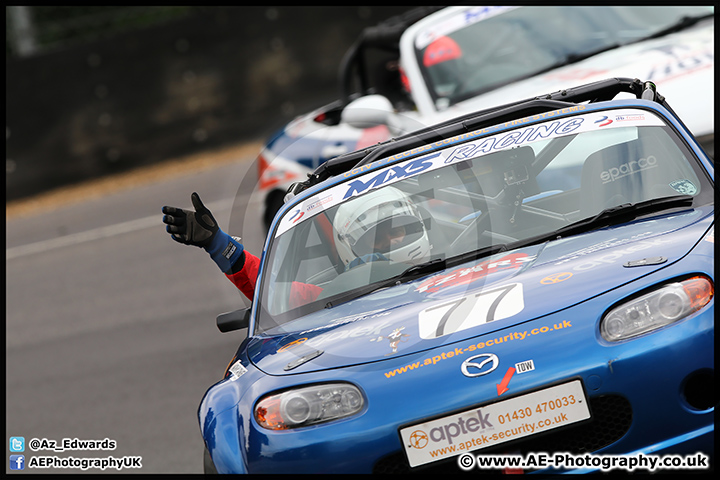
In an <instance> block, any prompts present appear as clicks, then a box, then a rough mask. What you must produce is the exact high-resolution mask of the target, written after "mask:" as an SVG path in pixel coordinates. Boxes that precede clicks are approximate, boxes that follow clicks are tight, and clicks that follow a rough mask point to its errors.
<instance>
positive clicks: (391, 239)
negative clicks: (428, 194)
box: [348, 215, 425, 257]
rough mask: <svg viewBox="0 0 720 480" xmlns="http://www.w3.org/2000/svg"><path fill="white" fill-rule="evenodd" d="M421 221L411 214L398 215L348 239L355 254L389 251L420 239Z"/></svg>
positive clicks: (421, 233)
mask: <svg viewBox="0 0 720 480" xmlns="http://www.w3.org/2000/svg"><path fill="white" fill-rule="evenodd" d="M424 231H425V229H424V227H423V224H422V222H421V221H420V220H419V219H418V218H417V217H415V216H413V215H398V216H395V217H391V218H386V219H385V220H383V221H381V222H379V223H377V224H375V225H374V226H373V227H371V228H369V229H367V230H365V231H364V232H358V231H356V233H360V235H358V236H356V237H353V238H356V240H354V242H353V240H351V239H348V240H350V242H351V243H350V247H351V248H352V251H353V253H354V254H355V255H357V256H358V257H362V256H363V255H367V254H371V253H390V252H392V251H393V250H398V249H401V248H404V247H406V246H408V245H411V244H413V243H415V242H417V241H418V240H420V239H421V238H422V236H423V234H424Z"/></svg>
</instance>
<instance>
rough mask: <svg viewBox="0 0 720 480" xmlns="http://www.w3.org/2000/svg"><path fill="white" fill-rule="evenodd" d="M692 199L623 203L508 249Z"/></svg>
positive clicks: (689, 202)
mask: <svg viewBox="0 0 720 480" xmlns="http://www.w3.org/2000/svg"><path fill="white" fill-rule="evenodd" d="M693 199H694V197H693V196H692V195H673V196H671V197H661V198H653V199H651V200H644V201H642V202H637V203H623V204H622V205H617V206H615V207H610V208H606V209H605V210H603V211H602V212H600V213H598V214H597V215H594V216H592V217H588V218H584V219H582V220H580V221H577V222H575V223H571V224H570V225H566V226H564V227H562V228H560V229H558V230H555V231H554V232H550V233H546V234H542V235H538V236H536V237H531V238H528V239H526V240H521V241H519V242H515V243H512V244H509V245H508V247H510V248H520V247H525V246H528V245H533V244H536V243H543V242H546V241H548V240H557V239H560V238H563V237H570V236H573V235H578V234H580V233H585V232H589V231H590V230H595V229H598V228H602V227H607V226H610V225H616V224H619V223H624V222H628V221H630V220H634V219H636V218H638V217H640V216H643V215H648V214H651V213H657V212H662V211H663V210H670V209H672V208H679V207H689V206H691V205H692V203H693Z"/></svg>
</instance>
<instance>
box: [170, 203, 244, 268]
mask: <svg viewBox="0 0 720 480" xmlns="http://www.w3.org/2000/svg"><path fill="white" fill-rule="evenodd" d="M190 198H191V200H192V204H193V207H195V211H193V210H185V209H182V208H177V207H168V206H165V207H163V208H162V212H163V213H164V214H165V215H163V223H165V224H166V225H167V227H166V230H167V232H168V233H169V234H170V236H171V237H172V239H173V240H175V241H176V242H179V243H182V244H185V245H195V246H196V247H202V248H204V249H205V251H207V252H208V253H209V254H210V257H211V258H212V259H213V260H214V261H215V263H216V264H217V265H218V267H220V270H222V271H223V272H226V273H228V272H231V271H232V270H233V268H232V267H233V265H234V264H235V263H236V262H237V260H238V259H239V258H240V257H241V256H243V255H242V254H243V251H244V249H243V246H242V244H241V243H240V242H238V240H239V239H238V240H236V239H235V238H233V237H231V236H230V235H228V234H227V233H225V232H223V231H222V230H221V229H220V227H219V226H218V223H217V221H216V220H215V217H213V214H212V213H211V212H210V210H208V208H207V207H206V206H205V205H204V204H203V203H202V200H200V196H199V195H198V194H197V193H195V192H193V194H192V195H191V197H190Z"/></svg>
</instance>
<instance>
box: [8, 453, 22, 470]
mask: <svg viewBox="0 0 720 480" xmlns="http://www.w3.org/2000/svg"><path fill="white" fill-rule="evenodd" d="M10 470H25V455H10Z"/></svg>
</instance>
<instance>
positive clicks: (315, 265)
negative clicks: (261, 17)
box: [256, 106, 713, 333]
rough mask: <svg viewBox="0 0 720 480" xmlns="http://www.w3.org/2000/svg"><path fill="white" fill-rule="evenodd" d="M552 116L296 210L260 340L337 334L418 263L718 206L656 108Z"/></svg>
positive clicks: (270, 269) (268, 294)
mask: <svg viewBox="0 0 720 480" xmlns="http://www.w3.org/2000/svg"><path fill="white" fill-rule="evenodd" d="M583 108H584V107H582V106H581V107H578V109H579V110H580V111H582V109H583ZM544 115H545V114H543V115H539V116H537V117H538V118H540V120H539V121H535V122H533V121H532V120H533V119H532V118H528V119H524V120H522V121H519V122H517V125H518V126H517V127H516V128H509V127H507V126H500V127H498V130H496V131H497V132H498V133H494V134H493V133H492V131H493V129H487V130H485V131H481V132H479V133H478V132H471V133H469V134H466V135H464V136H461V137H458V138H459V140H457V141H455V142H453V139H450V140H448V141H447V142H438V144H437V145H427V146H425V147H421V148H420V149H417V150H416V151H414V152H413V153H415V154H416V155H415V156H414V157H411V158H409V159H408V160H405V161H399V162H394V161H395V160H400V159H402V158H403V155H404V154H398V155H396V156H394V157H390V158H389V159H384V160H380V161H379V162H377V163H376V164H373V165H377V166H375V167H374V168H370V167H373V165H371V166H370V167H368V168H367V169H365V168H359V169H357V170H353V171H350V172H348V173H346V174H345V177H341V178H345V179H344V181H342V182H340V183H336V184H334V185H332V186H330V187H328V188H326V189H324V190H322V191H319V192H317V193H315V194H313V195H311V196H309V197H307V198H306V199H304V200H302V201H301V202H298V203H296V204H295V205H294V206H293V207H291V208H289V210H288V211H287V212H286V213H285V214H284V215H283V216H282V217H281V218H280V219H279V222H278V225H277V227H276V229H275V230H274V231H273V233H272V235H273V238H272V240H271V242H270V246H269V250H268V252H267V258H266V260H265V263H264V271H263V274H262V281H261V286H260V288H261V291H260V302H261V303H260V308H259V317H258V321H257V322H256V333H265V332H270V333H273V332H274V333H277V332H285V331H294V330H298V329H308V328H318V327H321V326H324V325H326V324H327V323H328V322H334V321H337V319H336V318H335V317H333V315H332V312H331V310H332V307H334V306H336V305H337V304H338V303H341V302H347V301H350V300H352V299H353V298H355V297H360V296H362V295H366V294H368V293H369V292H370V291H372V286H373V285H377V286H378V288H381V287H382V288H385V287H387V285H386V284H385V283H384V282H385V281H387V280H388V279H393V278H395V277H398V276H399V275H401V274H403V272H405V271H406V270H407V269H408V268H409V267H411V266H413V265H422V264H427V263H428V262H430V261H432V260H437V259H439V260H442V261H446V262H452V261H453V260H454V259H462V258H465V256H467V255H472V254H473V252H482V251H484V250H483V249H488V248H489V247H492V246H494V245H501V246H502V245H512V244H513V243H516V242H522V241H524V240H526V239H530V238H533V237H536V236H538V235H543V234H547V233H551V232H554V231H556V230H558V229H561V228H563V227H565V226H567V225H569V224H571V223H574V222H577V221H578V220H580V219H584V218H588V217H592V216H594V215H597V214H598V213H599V212H601V211H603V210H605V209H608V208H611V207H614V206H618V205H624V204H628V203H631V204H634V203H638V202H644V201H647V200H652V199H655V198H665V197H672V196H678V195H691V196H693V197H695V199H696V202H695V203H696V204H698V203H703V202H704V203H710V202H712V201H713V187H712V184H711V183H710V181H709V179H708V178H707V176H706V175H705V174H704V173H703V170H702V167H701V166H700V165H699V164H698V161H697V159H696V158H695V157H694V156H693V154H692V153H691V151H690V150H688V148H687V146H686V145H685V143H684V142H683V141H682V140H681V139H680V138H679V137H678V135H677V134H676V133H675V131H674V129H673V128H672V127H670V126H668V125H666V123H665V121H664V120H663V119H662V118H661V117H659V116H657V115H655V114H654V113H653V112H652V111H649V110H642V109H637V108H632V109H631V108H622V109H615V110H599V111H592V112H589V113H581V114H578V115H574V116H565V117H562V118H554V117H553V116H552V115H551V114H549V115H548V116H547V118H545V119H543V118H542V117H543V116H544ZM487 132H490V134H487ZM447 145H449V146H447ZM423 150H427V151H428V152H427V153H425V154H422V155H419V156H417V153H418V152H422V151H423ZM408 153H410V152H408ZM391 162H394V163H391ZM383 164H388V165H387V166H383ZM368 286H370V288H369V289H368Z"/></svg>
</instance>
